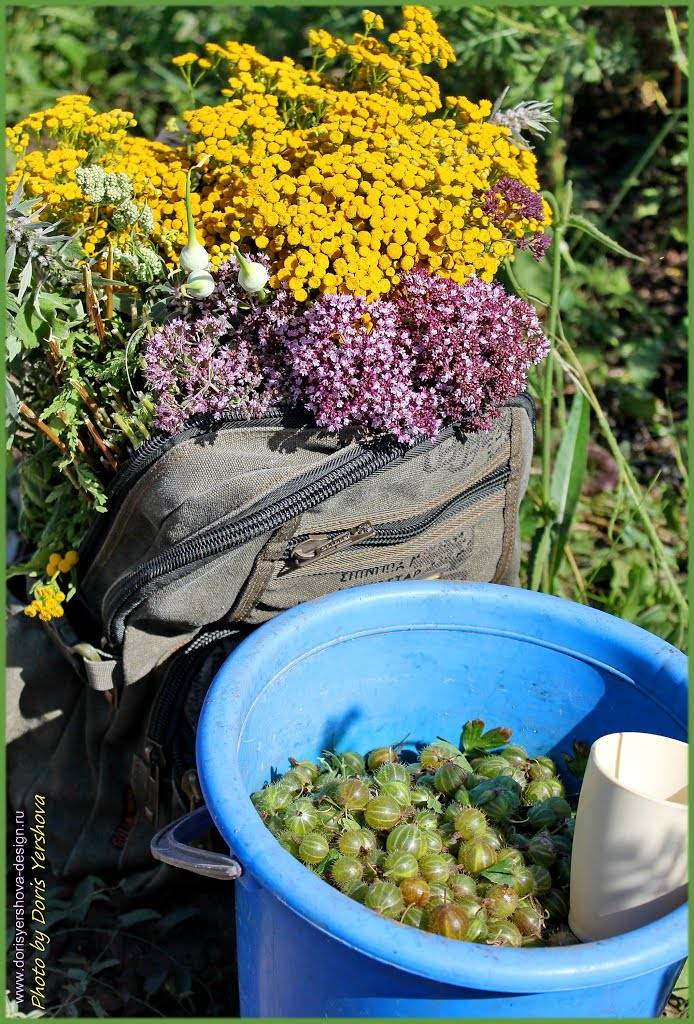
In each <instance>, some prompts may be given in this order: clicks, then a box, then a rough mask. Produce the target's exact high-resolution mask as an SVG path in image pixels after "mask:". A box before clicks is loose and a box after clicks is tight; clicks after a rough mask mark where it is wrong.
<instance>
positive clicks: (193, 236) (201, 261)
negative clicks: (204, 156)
mask: <svg viewBox="0 0 694 1024" xmlns="http://www.w3.org/2000/svg"><path fill="white" fill-rule="evenodd" d="M196 166H198V167H199V166H200V164H197V165H196ZM194 169H195V168H193V167H191V168H190V170H189V171H188V174H187V175H186V198H185V205H186V221H187V225H188V242H187V244H186V245H184V246H183V248H182V249H181V255H180V257H179V262H180V264H181V268H182V269H183V270H185V271H186V273H187V274H194V273H196V272H197V271H200V270H209V266H210V257H209V256H208V255H207V250H206V249H205V247H204V245H201V244H200V242H199V241H198V236H197V233H196V231H195V224H194V223H193V209H192V206H191V202H190V176H191V174H192V172H193V170H194ZM188 283H189V284H190V278H189V279H188ZM212 290H213V289H212V288H210V290H209V291H208V292H206V293H205V295H202V294H196V293H194V292H191V293H190V294H192V295H194V297H195V298H205V296H206V295H210V294H211V292H212Z"/></svg>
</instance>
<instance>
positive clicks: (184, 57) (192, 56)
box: [171, 53, 198, 68]
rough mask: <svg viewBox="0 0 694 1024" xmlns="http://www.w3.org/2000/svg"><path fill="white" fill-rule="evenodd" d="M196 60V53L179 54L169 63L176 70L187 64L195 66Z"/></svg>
mask: <svg viewBox="0 0 694 1024" xmlns="http://www.w3.org/2000/svg"><path fill="white" fill-rule="evenodd" d="M197 59H198V55H197V53H179V54H178V56H177V57H174V58H173V59H172V61H171V63H172V64H174V65H175V66H176V67H177V68H182V67H185V66H186V65H187V64H195V62H196V61H197Z"/></svg>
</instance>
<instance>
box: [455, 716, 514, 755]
mask: <svg viewBox="0 0 694 1024" xmlns="http://www.w3.org/2000/svg"><path fill="white" fill-rule="evenodd" d="M510 739H511V730H510V729H504V728H501V727H496V728H494V729H489V730H488V731H487V732H484V722H483V721H482V719H481V718H475V719H473V720H472V721H470V722H466V723H465V725H464V726H463V731H462V734H461V737H460V746H461V748H462V749H463V750H464V751H465V753H466V754H486V753H487V752H488V751H490V750H496V749H498V748H499V747H503V746H504V745H505V744H506V743H508V741H509V740H510Z"/></svg>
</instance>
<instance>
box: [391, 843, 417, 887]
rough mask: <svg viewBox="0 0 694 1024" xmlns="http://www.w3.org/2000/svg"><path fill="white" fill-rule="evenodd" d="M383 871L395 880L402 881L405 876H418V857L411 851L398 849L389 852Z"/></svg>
mask: <svg viewBox="0 0 694 1024" xmlns="http://www.w3.org/2000/svg"><path fill="white" fill-rule="evenodd" d="M383 873H384V875H387V876H388V878H392V879H393V881H394V882H402V881H403V879H405V878H416V877H417V875H418V874H419V864H418V863H417V858H416V857H414V856H413V855H412V854H411V853H401V852H400V851H399V850H396V851H395V852H394V853H389V854H388V856H387V857H386V859H385V861H384V862H383Z"/></svg>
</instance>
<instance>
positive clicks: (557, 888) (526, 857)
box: [251, 719, 578, 946]
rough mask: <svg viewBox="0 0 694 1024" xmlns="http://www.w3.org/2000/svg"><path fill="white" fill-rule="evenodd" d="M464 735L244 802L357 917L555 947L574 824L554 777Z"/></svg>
mask: <svg viewBox="0 0 694 1024" xmlns="http://www.w3.org/2000/svg"><path fill="white" fill-rule="evenodd" d="M510 738H511V730H510V729H504V728H496V729H490V730H488V731H487V732H485V731H484V722H482V721H481V720H479V719H475V720H473V721H470V722H468V723H467V724H466V725H465V726H464V728H463V730H462V734H461V738H460V745H459V746H458V747H456V746H454V745H453V744H452V743H448V742H447V741H445V740H441V739H437V740H435V741H434V742H433V743H430V744H428V745H427V746H422V745H421V744H417V745H415V746H416V751H415V750H408V749H405V742H404V741H403V742H402V743H400V744H395V745H394V746H390V747H379V748H378V749H376V750H372V751H371V752H370V753H369V754H367V755H366V756H365V757H363V756H362V755H361V754H358V753H355V752H354V751H348V752H346V753H342V754H336V753H333V752H326V753H325V754H324V755H323V757H321V758H320V759H319V760H318V762H317V763H315V764H314V763H313V762H311V761H297V760H295V759H294V758H290V759H289V762H290V765H291V767H290V768H289V770H288V771H287V772H286V773H285V774H284V775H282V776H279V777H277V778H276V779H275V780H274V781H273V782H272V783H271V784H269V785H267V786H266V787H265V788H264V789H262V790H259V791H258V792H257V793H253V794H252V796H251V800H252V801H253V803H254V805H255V807H256V809H257V811H258V813H259V814H260V816H261V818H262V819H263V821H264V823H265V825H266V826H267V828H268V829H269V830H270V832H271V833H272V834H273V835H274V836H275V837H276V838H277V840H278V841H279V843H280V844H281V845H282V846H283V847H284V849H285V850H287V851H288V852H289V853H291V854H292V856H293V857H296V858H297V859H298V860H299V861H301V863H302V864H304V865H305V866H306V867H307V868H308V869H310V870H311V871H313V872H315V874H317V875H319V876H320V877H321V878H322V879H324V880H325V881H326V882H328V883H330V884H331V885H333V886H334V887H335V888H337V889H339V890H340V891H341V892H342V893H344V894H345V895H347V896H350V897H351V898H352V899H354V900H358V901H359V902H360V903H362V904H363V905H364V906H365V907H368V908H369V909H370V910H372V911H374V912H375V913H377V914H380V915H381V916H382V917H385V918H389V919H392V920H393V921H397V922H399V923H401V924H404V925H410V926H412V927H414V928H420V929H422V930H424V931H428V932H431V933H433V934H436V935H441V936H445V937H447V938H450V939H462V940H465V941H468V942H477V943H488V944H492V945H497V946H563V945H569V944H572V943H574V942H577V941H578V940H577V939H576V937H575V936H574V935H573V934H572V932H571V931H570V929H569V927H568V924H567V918H568V912H569V877H570V869H571V843H572V838H573V824H574V812H573V811H572V808H571V804H570V803H569V801H568V800H567V797H566V793H565V790H564V785H563V783H562V781H561V779H560V778H559V777H558V773H557V766H556V764H555V762H554V761H553V760H552V759H551V758H550V757H544V756H538V757H534V756H531V755H530V754H528V752H527V751H526V749H525V748H524V747H522V746H518V745H512V744H510V742H509V741H510Z"/></svg>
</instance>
